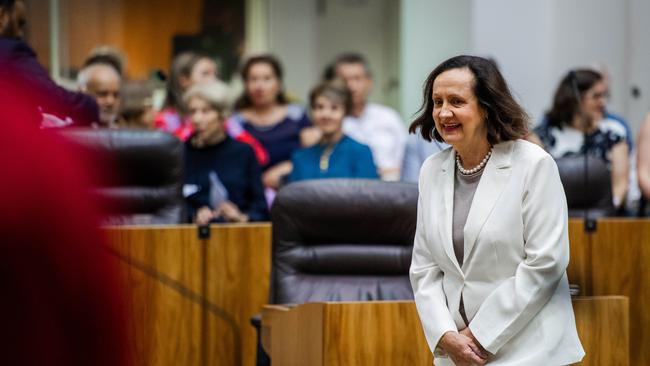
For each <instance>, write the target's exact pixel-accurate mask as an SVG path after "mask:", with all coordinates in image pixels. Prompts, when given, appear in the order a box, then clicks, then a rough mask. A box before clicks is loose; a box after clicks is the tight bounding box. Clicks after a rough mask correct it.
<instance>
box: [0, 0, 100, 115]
mask: <svg viewBox="0 0 650 366" xmlns="http://www.w3.org/2000/svg"><path fill="white" fill-rule="evenodd" d="M25 13H26V12H25V2H24V1H22V0H0V89H3V90H11V91H12V100H14V101H18V102H20V104H21V107H20V108H21V110H22V112H23V114H24V119H29V120H32V121H33V122H34V123H39V124H42V125H45V126H49V127H52V126H62V125H69V124H75V125H89V124H90V123H91V122H94V121H96V120H97V104H96V103H95V101H94V100H93V99H92V98H90V97H88V96H86V95H84V94H81V93H71V92H69V91H67V90H65V89H63V88H61V87H60V86H58V85H57V84H56V83H54V81H52V79H51V78H50V76H49V75H48V73H47V71H46V70H45V69H44V68H43V67H42V66H41V65H40V64H39V63H38V60H37V59H36V54H35V53H34V51H33V50H32V49H31V48H30V47H29V46H28V45H27V43H25V42H24V41H23V40H22V39H21V38H22V37H23V36H24V33H25V26H26V14H25ZM1 102H2V103H8V104H7V105H9V103H10V102H9V101H7V100H3V101H1ZM12 107H14V108H16V106H15V105H13V106H12Z"/></svg>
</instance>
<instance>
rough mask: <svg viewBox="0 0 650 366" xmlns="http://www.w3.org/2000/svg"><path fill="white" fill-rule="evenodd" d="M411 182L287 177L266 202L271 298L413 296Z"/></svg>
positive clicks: (278, 300)
mask: <svg viewBox="0 0 650 366" xmlns="http://www.w3.org/2000/svg"><path fill="white" fill-rule="evenodd" d="M417 198H418V189H417V185H415V184H409V183H387V182H382V181H377V180H352V179H331V180H330V179H326V180H312V181H303V182H297V183H294V184H290V185H288V186H286V187H285V188H283V189H282V190H280V192H279V194H278V196H277V197H276V200H275V202H274V204H273V207H272V209H271V217H272V222H273V266H272V280H271V282H272V283H271V294H270V302H271V303H302V302H308V301H355V300H357V301H371V300H398V299H413V292H412V289H411V284H410V282H409V277H408V271H409V266H410V264H411V252H412V250H413V238H414V235H415V224H416V209H417Z"/></svg>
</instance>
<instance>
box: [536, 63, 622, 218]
mask: <svg viewBox="0 0 650 366" xmlns="http://www.w3.org/2000/svg"><path fill="white" fill-rule="evenodd" d="M578 95H579V97H580V100H578V97H577V96H578ZM608 97H609V95H608V92H607V84H606V83H605V80H604V79H603V77H602V75H601V74H599V73H598V72H596V71H593V70H587V69H583V70H575V71H572V72H569V73H568V74H567V75H566V76H565V77H564V78H563V79H562V81H561V82H560V85H559V86H558V88H557V90H556V92H555V97H554V98H553V106H552V107H551V109H550V110H549V111H548V112H547V113H546V120H545V122H544V123H542V125H541V126H539V127H537V128H536V129H535V133H536V134H537V136H538V137H539V138H540V140H541V142H542V144H543V146H544V148H545V149H546V150H547V151H548V152H549V154H551V155H552V156H553V157H554V158H556V159H557V158H561V157H564V156H568V155H573V154H584V153H586V154H589V155H592V156H595V157H597V158H600V159H603V160H604V161H605V162H607V163H608V164H610V165H611V171H612V196H613V202H614V206H615V207H616V208H620V207H621V205H623V203H624V202H625V196H626V194H627V190H628V174H629V172H628V171H629V155H628V150H629V146H628V144H627V142H626V139H627V133H626V131H625V127H623V126H622V125H621V124H620V123H618V122H617V121H615V120H612V119H609V118H605V106H606V104H607V99H608Z"/></svg>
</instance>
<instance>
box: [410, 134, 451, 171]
mask: <svg viewBox="0 0 650 366" xmlns="http://www.w3.org/2000/svg"><path fill="white" fill-rule="evenodd" d="M447 147H449V145H447V144H445V143H444V142H438V141H436V140H433V141H431V142H429V141H426V140H425V139H424V138H423V137H422V135H421V134H420V130H419V129H418V130H417V131H416V132H415V133H414V134H410V135H409V136H408V137H407V142H406V149H405V152H404V161H403V163H402V181H403V182H412V183H417V181H418V178H419V175H420V168H421V167H422V164H423V163H424V161H425V160H426V159H427V158H428V157H429V156H431V155H434V154H437V153H438V152H440V151H442V150H444V149H446V148H447Z"/></svg>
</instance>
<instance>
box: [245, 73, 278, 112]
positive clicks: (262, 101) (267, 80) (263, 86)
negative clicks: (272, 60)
mask: <svg viewBox="0 0 650 366" xmlns="http://www.w3.org/2000/svg"><path fill="white" fill-rule="evenodd" d="M280 88H281V85H280V80H279V79H278V76H277V75H276V74H275V72H274V71H273V67H271V65H269V64H267V63H263V62H260V63H256V64H253V65H252V66H251V67H250V68H249V69H248V75H247V77H246V93H247V94H248V96H249V97H250V99H251V101H252V102H253V104H254V105H256V106H262V105H268V104H273V103H275V102H276V100H277V97H278V94H279V93H280Z"/></svg>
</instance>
